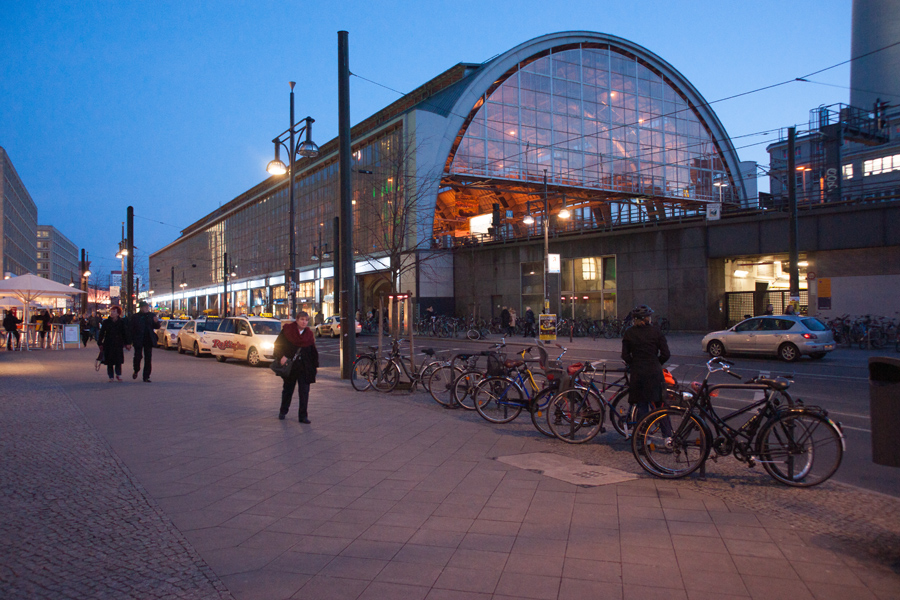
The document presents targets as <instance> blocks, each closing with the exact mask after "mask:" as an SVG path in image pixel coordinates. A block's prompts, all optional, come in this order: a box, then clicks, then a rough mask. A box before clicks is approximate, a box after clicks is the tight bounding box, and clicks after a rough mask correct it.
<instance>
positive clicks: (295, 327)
mask: <svg viewBox="0 0 900 600" xmlns="http://www.w3.org/2000/svg"><path fill="white" fill-rule="evenodd" d="M307 325H309V315H308V314H307V313H306V312H304V311H300V312H298V313H297V320H296V321H294V322H293V323H288V324H287V325H285V326H284V328H283V329H282V330H281V333H279V334H278V337H277V338H276V339H275V357H274V360H276V361H279V362H280V363H281V364H284V363H286V362H287V361H288V359H290V358H293V357H294V356H296V359H295V360H294V364H293V366H292V367H291V372H290V373H289V374H288V376H287V377H285V378H284V387H282V389H281V410H280V411H278V418H279V419H284V417H285V415H287V413H288V409H290V408H291V396H293V395H294V386H297V395H298V398H297V401H298V402H297V417H298V419H299V420H300V422H301V423H307V424H309V422H310V421H309V414H308V413H307V407H308V405H309V385H310V384H311V383H315V382H316V371H317V369H318V368H319V351H318V350H316V338H315V336H314V335H313V332H312V329H310V328H309V327H307ZM298 350H299V353H298Z"/></svg>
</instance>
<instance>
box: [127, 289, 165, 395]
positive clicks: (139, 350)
mask: <svg viewBox="0 0 900 600" xmlns="http://www.w3.org/2000/svg"><path fill="white" fill-rule="evenodd" d="M138 306H139V308H138V313H137V314H136V315H132V316H131V318H130V319H129V321H130V326H131V340H132V342H133V343H134V361H133V366H134V373H132V374H131V378H132V379H137V376H138V373H139V372H140V371H141V359H142V358H143V360H144V383H150V372H151V371H152V370H153V366H152V365H151V364H150V363H151V361H152V360H153V349H154V348H156V344H157V340H158V337H157V335H156V330H157V329H159V317H157V316H156V313H152V312H150V305H149V304H147V303H146V302H144V301H143V300H142V301H141V303H140V304H139V305H138Z"/></svg>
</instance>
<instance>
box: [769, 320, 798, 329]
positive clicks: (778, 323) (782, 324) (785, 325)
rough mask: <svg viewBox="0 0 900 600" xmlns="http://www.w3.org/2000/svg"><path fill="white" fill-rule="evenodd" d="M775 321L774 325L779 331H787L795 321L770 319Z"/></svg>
mask: <svg viewBox="0 0 900 600" xmlns="http://www.w3.org/2000/svg"><path fill="white" fill-rule="evenodd" d="M772 320H773V321H775V327H776V329H778V330H779V331H787V330H788V329H790V328H792V327H793V326H794V323H796V321H791V320H790V319H772Z"/></svg>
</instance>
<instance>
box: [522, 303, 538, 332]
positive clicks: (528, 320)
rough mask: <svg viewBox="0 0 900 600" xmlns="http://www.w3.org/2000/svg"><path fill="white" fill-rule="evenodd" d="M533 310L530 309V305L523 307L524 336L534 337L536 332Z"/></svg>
mask: <svg viewBox="0 0 900 600" xmlns="http://www.w3.org/2000/svg"><path fill="white" fill-rule="evenodd" d="M534 323H535V320H534V311H533V310H531V307H530V306H526V307H525V334H524V337H535V336H536V335H537V334H535V332H534Z"/></svg>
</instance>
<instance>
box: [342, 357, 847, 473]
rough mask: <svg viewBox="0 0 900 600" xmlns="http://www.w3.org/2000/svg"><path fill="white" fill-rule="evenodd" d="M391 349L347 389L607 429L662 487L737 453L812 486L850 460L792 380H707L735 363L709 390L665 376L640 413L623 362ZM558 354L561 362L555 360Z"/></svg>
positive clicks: (579, 430) (835, 430)
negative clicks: (735, 397)
mask: <svg viewBox="0 0 900 600" xmlns="http://www.w3.org/2000/svg"><path fill="white" fill-rule="evenodd" d="M400 345H401V343H400V342H399V341H397V340H394V341H393V342H392V344H391V350H390V352H389V353H387V354H385V355H382V356H379V355H378V353H377V348H376V347H370V348H369V352H367V353H364V354H360V355H359V356H358V357H357V359H356V362H355V363H354V365H353V371H352V375H351V383H352V385H353V387H354V389H356V390H358V391H369V390H375V391H379V392H385V393H387V392H391V391H393V390H395V389H396V388H397V387H398V385H399V382H400V379H401V374H403V375H405V377H406V378H407V380H408V383H409V386H410V388H411V389H412V390H413V391H415V390H416V389H417V388H418V386H422V387H423V388H424V390H425V391H427V392H428V393H429V394H430V395H431V397H432V398H433V399H434V400H435V401H436V402H437V403H438V404H440V405H441V406H443V407H445V408H448V409H460V410H466V411H472V412H475V413H477V414H478V415H480V416H481V417H482V418H483V419H484V420H486V421H488V422H489V423H493V424H504V423H510V422H512V421H514V420H515V419H517V418H518V417H519V416H520V415H522V414H523V413H524V414H527V415H528V416H529V417H530V420H531V423H532V424H533V426H534V427H535V429H536V430H537V431H538V432H540V433H541V434H542V435H545V436H548V437H552V438H556V439H558V440H559V441H561V442H564V443H567V444H583V443H586V442H589V441H591V440H592V439H594V438H595V437H596V436H597V435H598V434H600V433H603V432H606V431H608V429H607V427H610V428H611V429H612V430H613V431H615V433H616V435H617V436H619V437H621V438H623V439H626V440H630V443H631V451H632V454H633V455H634V457H635V460H636V461H637V462H638V464H639V465H640V466H641V468H643V469H644V470H645V471H646V472H648V473H650V474H652V475H654V476H657V477H661V478H667V479H672V478H680V477H685V476H687V475H690V474H691V473H693V472H695V471H697V470H698V469H701V468H703V467H704V465H705V464H706V462H707V461H708V460H713V461H717V460H718V459H719V458H721V457H726V456H733V457H734V458H736V459H737V460H739V461H741V462H743V463H745V464H747V465H748V466H749V467H753V466H755V465H757V464H760V465H762V466H763V468H764V469H765V471H766V472H767V473H768V474H769V475H770V476H772V477H773V478H774V479H775V480H777V481H779V482H780V483H783V484H786V485H790V486H796V487H811V486H814V485H818V484H820V483H822V482H824V481H826V480H828V479H829V478H830V477H831V476H832V475H834V473H835V472H836V471H837V469H838V467H839V466H840V464H841V460H842V458H843V453H844V449H845V448H844V436H843V431H842V429H841V425H840V423H837V422H835V421H833V420H832V419H830V418H829V416H828V413H827V411H826V410H825V409H823V408H821V407H816V406H806V405H804V403H803V402H802V401H801V400H799V399H794V398H793V397H792V396H791V395H790V393H789V392H788V388H789V387H790V385H791V382H792V378H793V376H792V375H789V374H785V375H781V376H776V377H763V376H761V375H760V376H756V377H753V378H751V379H748V380H742V381H740V382H730V381H726V382H725V383H721V382H718V383H716V382H713V381H711V377H712V376H714V375H715V376H718V375H727V376H731V377H733V378H737V379H741V377H740V375H738V374H736V373H734V372H733V370H732V367H734V364H733V363H731V362H729V361H726V360H725V359H723V358H720V357H717V358H713V359H711V360H710V361H709V362H708V363H707V364H706V367H707V373H706V376H705V377H704V379H703V380H702V381H694V382H691V383H689V384H686V385H684V384H680V383H679V382H678V381H677V380H676V379H675V378H674V377H673V376H672V374H671V373H668V372H666V398H665V400H662V399H661V401H660V403H659V404H657V405H655V406H653V407H652V409H651V411H650V412H649V413H648V414H646V415H639V414H638V410H637V406H636V405H634V404H631V403H630V402H629V372H628V369H627V368H626V367H625V366H624V364H621V363H609V362H607V361H594V362H588V363H581V362H579V363H574V364H569V365H564V364H563V362H562V358H563V356H564V355H565V353H566V349H565V348H564V347H562V346H559V345H555V349H556V350H559V351H560V352H559V354H558V356H556V357H555V358H551V357H550V356H549V353H548V351H549V350H551V348H549V347H548V346H546V345H544V344H543V343H542V342H540V341H539V340H535V341H534V345H532V346H529V347H526V348H523V349H522V350H521V351H518V352H516V353H515V354H513V357H512V358H510V357H509V356H508V354H507V353H506V342H505V340H501V341H500V342H499V343H497V344H494V345H493V346H491V347H490V348H489V349H487V350H484V351H481V352H476V353H460V354H455V355H453V356H452V357H451V356H444V357H438V356H437V354H436V353H435V352H434V350H433V349H431V348H426V349H424V350H422V360H421V361H420V364H419V365H418V366H417V367H416V368H414V369H413V368H411V367H409V366H408V365H409V364H410V360H409V357H408V356H404V355H402V353H401V350H400ZM556 350H554V353H556ZM723 390H733V391H734V390H739V391H744V392H752V394H753V395H754V398H756V399H754V400H753V401H751V402H750V403H748V404H745V405H743V406H741V407H740V408H738V409H735V410H731V411H727V412H723V411H724V409H721V408H716V407H715V406H714V404H713V399H714V398H716V397H718V396H719V394H720V392H722V391H723Z"/></svg>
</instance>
